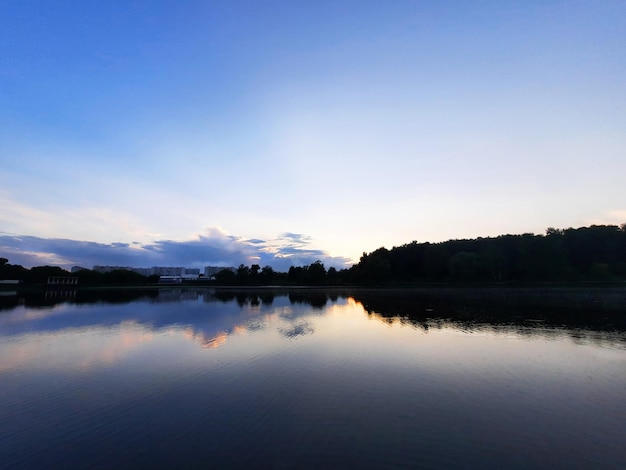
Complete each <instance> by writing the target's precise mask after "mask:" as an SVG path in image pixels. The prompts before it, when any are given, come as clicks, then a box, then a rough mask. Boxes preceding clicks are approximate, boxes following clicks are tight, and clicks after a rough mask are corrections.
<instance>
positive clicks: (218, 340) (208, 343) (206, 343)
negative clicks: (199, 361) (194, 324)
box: [185, 330, 228, 349]
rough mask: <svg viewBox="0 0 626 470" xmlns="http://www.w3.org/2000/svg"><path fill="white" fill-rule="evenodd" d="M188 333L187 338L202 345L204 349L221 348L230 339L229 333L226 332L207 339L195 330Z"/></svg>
mask: <svg viewBox="0 0 626 470" xmlns="http://www.w3.org/2000/svg"><path fill="white" fill-rule="evenodd" d="M186 333H187V334H186V335H185V336H186V337H187V338H188V339H191V340H192V341H195V342H196V343H198V344H200V346H202V348H203V349H215V348H219V347H220V346H221V345H222V344H224V343H225V342H226V340H227V339H228V333H226V332H224V331H222V332H220V333H218V334H216V335H215V336H213V337H207V336H205V335H204V333H202V332H201V331H198V332H196V331H193V330H187V331H186Z"/></svg>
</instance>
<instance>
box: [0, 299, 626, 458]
mask: <svg viewBox="0 0 626 470" xmlns="http://www.w3.org/2000/svg"><path fill="white" fill-rule="evenodd" d="M400 297H402V298H400ZM505 297H506V296H505ZM509 297H510V296H509ZM509 297H507V299H508V298H509ZM7 298H8V297H7ZM446 299H447V300H446ZM505 300H506V299H505ZM477 302H478V303H477ZM480 302H481V300H480V299H478V300H477V299H476V298H475V296H474V298H473V299H469V300H468V299H466V300H463V299H461V300H457V301H454V302H451V301H450V297H449V296H447V295H443V296H440V298H434V297H432V296H430V297H429V296H424V295H417V294H415V295H413V296H411V295H404V296H400V295H398V294H394V293H388V294H376V295H373V296H372V295H369V294H367V293H366V292H365V293H359V294H340V293H334V294H332V293H326V292H307V291H292V292H270V291H265V292H260V293H254V292H250V291H249V292H239V293H235V292H228V291H221V292H220V291H214V290H176V289H167V290H162V291H153V292H150V293H146V294H130V293H126V294H124V295H123V296H122V297H120V294H117V295H116V296H115V297H107V296H100V297H98V296H94V298H88V299H87V298H85V299H83V301H80V296H79V297H78V298H75V299H72V300H70V301H68V302H58V300H55V299H48V301H45V300H43V301H41V302H35V303H33V302H26V303H25V304H24V302H14V304H6V303H5V304H0V305H4V308H3V309H1V310H0V467H3V468H72V467H73V468H98V467H100V468H119V467H133V468H137V467H152V468H173V467H177V468H190V467H202V468H207V467H209V468H278V469H282V468H429V467H436V468H442V467H446V468H449V467H473V468H477V467H478V468H480V467H482V468H484V467H502V468H513V467H517V468H553V467H559V468H626V450H625V449H626V424H625V423H626V333H625V332H624V330H623V329H622V328H621V327H620V326H619V322H620V320H619V319H620V318H623V315H624V311H623V310H622V311H620V308H621V307H620V305H619V300H618V305H617V307H615V305H613V309H612V315H613V314H615V311H616V309H617V317H615V318H617V320H615V318H613V317H612V318H609V319H607V318H606V316H602V315H605V313H603V312H604V311H603V310H601V311H600V313H599V314H595V316H594V317H593V318H595V323H593V322H592V323H593V324H592V325H591V326H590V325H589V324H588V323H584V322H582V320H580V318H579V317H580V312H581V309H580V308H578V309H577V310H576V309H575V310H571V311H568V310H567V308H562V306H561V308H560V309H557V308H556V307H555V306H554V302H553V304H552V306H551V307H550V308H549V309H548V310H546V312H547V313H546V312H542V311H541V309H539V308H538V307H537V306H536V305H535V306H531V307H528V306H525V307H524V308H522V309H521V310H520V309H517V310H516V308H517V307H515V306H516V305H518V304H517V303H507V302H506V301H505V302H504V303H503V302H499V303H497V305H495V306H494V305H490V306H481V305H482V304H480ZM582 302H583V304H585V302H587V301H586V300H584V299H583V301H582ZM594 302H595V303H594ZM557 303H558V302H557ZM16 304H17V305H16ZM42 304H43V305H42ZM596 304H597V302H596V301H595V300H594V301H593V302H592V305H596ZM596 306H597V305H596ZM557 310H558V311H557ZM555 312H556V313H555ZM544 313H546V314H544ZM583 313H584V309H583ZM598 315H600V316H598ZM620 315H621V317H620ZM564 317H569V318H573V319H574V321H573V324H563V320H562V319H563V318H564ZM616 322H617V323H616ZM616 325H618V326H616Z"/></svg>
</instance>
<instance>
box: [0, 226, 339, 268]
mask: <svg viewBox="0 0 626 470" xmlns="http://www.w3.org/2000/svg"><path fill="white" fill-rule="evenodd" d="M311 241H312V240H311V238H310V237H308V236H306V235H302V234H295V233H283V234H281V235H280V236H278V237H277V238H276V239H273V240H262V239H248V240H246V239H242V238H239V237H235V236H232V235H228V234H226V233H224V232H223V231H221V230H220V229H217V228H211V229H208V230H207V231H206V232H205V234H202V235H197V236H196V237H194V238H192V239H190V240H185V241H176V240H158V241H154V242H150V243H140V242H130V243H122V242H116V243H97V242H90V241H80V240H69V239H62V238H41V237H34V236H22V235H20V236H14V235H8V234H4V235H0V256H2V257H5V258H8V259H9V263H11V264H20V265H22V266H25V267H29V268H30V267H33V266H42V265H56V266H61V267H64V268H70V267H72V266H83V267H86V268H91V267H93V266H95V265H110V266H133V267H151V266H185V267H197V268H202V267H204V266H239V265H240V264H244V265H246V266H249V265H251V264H260V265H261V266H271V267H272V268H274V269H275V270H278V271H287V270H288V269H289V267H290V266H302V265H306V264H311V263H313V262H315V261H317V260H320V261H322V262H323V263H324V264H325V265H326V267H330V266H334V267H336V268H338V269H341V268H345V267H348V266H349V265H350V264H351V263H350V260H349V259H348V258H343V257H333V256H330V255H329V254H328V253H327V252H325V251H323V250H316V249H312V248H310V247H309V245H310V243H311Z"/></svg>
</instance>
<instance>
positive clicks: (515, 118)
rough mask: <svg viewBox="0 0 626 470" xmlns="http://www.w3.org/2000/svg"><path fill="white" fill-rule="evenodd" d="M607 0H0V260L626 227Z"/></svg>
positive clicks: (135, 261) (214, 256)
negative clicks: (555, 229)
mask: <svg viewBox="0 0 626 470" xmlns="http://www.w3.org/2000/svg"><path fill="white" fill-rule="evenodd" d="M625 180H626V3H625V2H624V1H621V0H620V1H611V0H603V1H576V0H571V1H547V0H543V1H534V0H523V1H489V0H486V1H434V0H433V1H417V0H412V1H396V0H394V1H366V0H359V1H356V0H355V1H341V0H338V1H326V0H315V1H299V2H288V1H237V0H234V1H212V2H210V1H184V2H181V1H156V0H155V1H150V2H140V1H106V2H91V1H84V0H81V1H63V0H59V1H54V2H50V1H29V0H19V1H13V0H9V1H8V2H3V3H2V6H0V256H3V257H6V258H9V262H11V263H14V264H23V265H24V266H33V265H41V264H59V265H62V266H72V265H85V266H87V267H91V265H93V264H115V265H132V266H155V265H170V266H178V265H182V266H193V267H201V266H206V265H224V266H229V265H231V266H232V265H235V266H236V265H238V264H240V263H244V264H251V263H260V264H262V265H272V266H274V267H275V268H279V269H285V268H287V267H288V266H289V265H290V264H296V265H300V264H305V263H311V262H313V261H315V260H316V259H320V260H322V261H324V262H325V263H326V265H327V266H330V265H334V266H337V267H343V266H347V265H350V264H351V263H352V262H356V261H358V258H359V256H360V255H361V253H362V252H364V251H368V252H369V251H372V250H375V249H376V248H378V247H380V246H386V247H387V248H391V247H392V246H395V245H401V244H404V243H408V242H411V241H413V240H417V241H418V242H426V241H430V242H437V241H444V240H448V239H454V238H476V237H487V236H496V235H499V234H505V233H524V232H532V233H543V232H544V231H545V229H546V228H547V227H549V226H554V227H558V228H567V227H578V226H583V225H590V224H621V223H624V222H626V182H625Z"/></svg>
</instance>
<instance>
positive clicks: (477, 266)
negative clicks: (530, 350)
mask: <svg viewBox="0 0 626 470" xmlns="http://www.w3.org/2000/svg"><path fill="white" fill-rule="evenodd" d="M68 275H70V273H69V272H67V271H65V270H63V269H62V268H59V267H55V266H38V267H34V268H31V269H26V268H24V267H22V266H19V265H11V264H9V263H8V259H6V258H0V279H17V280H21V281H23V282H25V283H29V284H45V283H46V282H47V278H48V277H49V276H68ZM71 275H73V276H77V277H78V278H79V282H80V284H81V285H124V284H125V285H131V284H134V285H141V284H153V283H156V282H158V276H142V275H141V274H138V273H135V272H132V271H125V270H117V271H111V272H108V273H100V272H96V271H91V270H81V271H79V272H77V273H73V274H71ZM616 280H626V224H622V225H621V226H616V225H592V226H590V227H580V228H576V229H575V228H568V229H556V228H552V227H551V228H548V229H547V230H546V233H545V234H543V235H535V234H531V233H525V234H521V235H501V236H498V237H489V238H476V239H465V240H448V241H445V242H441V243H428V242H425V243H418V242H417V241H413V242H411V243H407V244H404V245H401V246H397V247H393V248H391V249H387V248H385V247H381V248H379V249H377V250H375V251H372V252H371V253H363V255H362V256H361V258H360V260H359V262H358V263H357V264H355V265H353V266H352V267H351V268H348V269H340V270H337V269H336V268H334V267H331V268H329V269H326V267H325V266H324V264H323V263H322V262H321V261H316V262H314V263H312V264H309V265H305V266H292V267H290V268H289V271H287V272H278V271H275V270H274V269H273V268H271V267H270V266H264V267H261V266H260V265H258V264H252V265H251V266H245V265H243V264H241V265H240V266H239V267H238V268H237V269H235V270H231V269H224V270H222V271H220V272H219V273H217V274H216V276H215V280H214V281H212V282H213V283H214V284H217V285H238V286H260V285H312V286H315V285H319V286H322V285H338V286H341V285H392V284H395V285H405V284H419V283H458V282H461V283H467V282H496V283H497V282H511V281H513V282H515V281H521V282H525V281H538V282H545V281H616Z"/></svg>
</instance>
